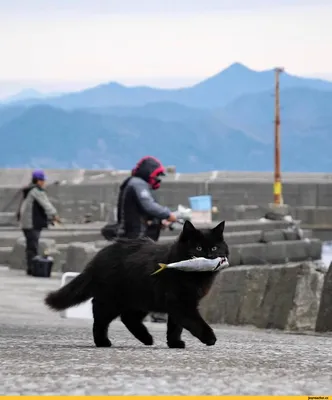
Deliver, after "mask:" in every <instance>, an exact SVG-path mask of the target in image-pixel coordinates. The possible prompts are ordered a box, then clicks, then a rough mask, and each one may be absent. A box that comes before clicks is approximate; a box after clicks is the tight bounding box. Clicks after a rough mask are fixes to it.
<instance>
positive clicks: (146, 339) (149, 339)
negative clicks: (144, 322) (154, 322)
mask: <svg viewBox="0 0 332 400" xmlns="http://www.w3.org/2000/svg"><path fill="white" fill-rule="evenodd" d="M141 342H142V343H143V344H145V346H152V345H153V337H152V336H151V335H146V336H145V337H144V338H142V340H141Z"/></svg>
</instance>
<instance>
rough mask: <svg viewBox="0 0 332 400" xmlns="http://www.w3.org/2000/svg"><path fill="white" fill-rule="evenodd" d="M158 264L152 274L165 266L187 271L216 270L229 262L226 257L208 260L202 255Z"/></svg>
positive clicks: (226, 265)
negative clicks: (157, 267)
mask: <svg viewBox="0 0 332 400" xmlns="http://www.w3.org/2000/svg"><path fill="white" fill-rule="evenodd" d="M158 265H159V266H160V268H159V269H158V270H157V271H155V272H154V273H153V274H152V275H155V274H157V273H158V272H161V271H163V270H164V269H166V268H173V269H178V270H180V271H187V272H206V271H210V272H216V271H220V270H222V269H225V268H227V267H229V262H228V259H227V257H217V258H214V259H213V260H209V259H207V258H204V257H197V258H191V259H189V260H184V261H179V262H175V263H171V264H163V263H159V264H158Z"/></svg>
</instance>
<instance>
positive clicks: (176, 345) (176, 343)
mask: <svg viewBox="0 0 332 400" xmlns="http://www.w3.org/2000/svg"><path fill="white" fill-rule="evenodd" d="M167 346H168V347H169V348H170V349H185V348H186V343H185V342H184V341H183V340H172V341H168V342H167Z"/></svg>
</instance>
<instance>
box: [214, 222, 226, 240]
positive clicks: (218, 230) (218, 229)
mask: <svg viewBox="0 0 332 400" xmlns="http://www.w3.org/2000/svg"><path fill="white" fill-rule="evenodd" d="M224 229H225V221H222V222H220V224H218V225H217V226H215V227H214V228H213V229H212V232H213V234H214V235H215V236H217V237H222V236H223V234H224Z"/></svg>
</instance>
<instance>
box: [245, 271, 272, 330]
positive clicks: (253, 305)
mask: <svg viewBox="0 0 332 400" xmlns="http://www.w3.org/2000/svg"><path fill="white" fill-rule="evenodd" d="M241 268H246V270H245V271H246V290H245V291H244V292H243V294H244V296H243V301H242V304H241V308H240V312H239V316H238V323H239V324H241V325H256V326H257V325H258V318H259V316H260V315H259V311H258V310H259V308H260V305H261V304H262V302H263V299H264V295H265V288H266V286H267V281H268V277H269V272H270V269H269V268H266V267H265V268H262V267H261V266H259V267H256V268H252V267H241Z"/></svg>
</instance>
